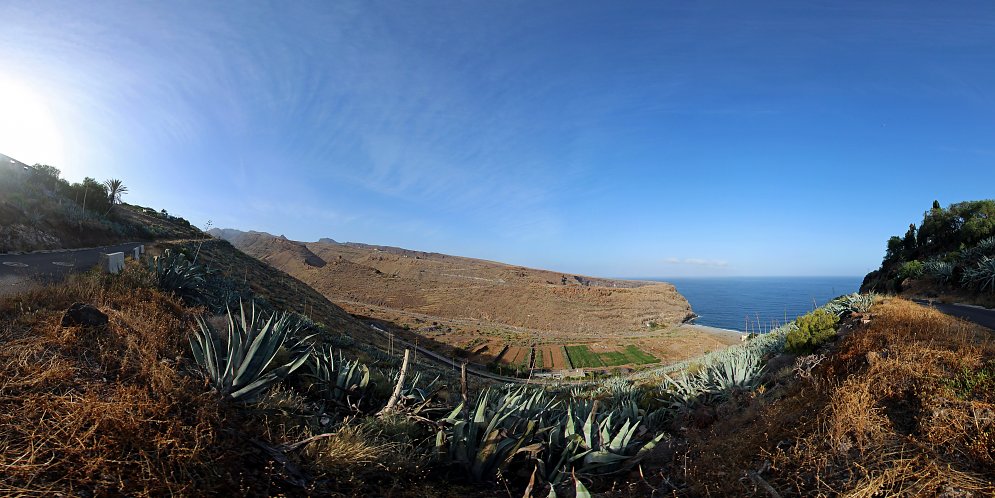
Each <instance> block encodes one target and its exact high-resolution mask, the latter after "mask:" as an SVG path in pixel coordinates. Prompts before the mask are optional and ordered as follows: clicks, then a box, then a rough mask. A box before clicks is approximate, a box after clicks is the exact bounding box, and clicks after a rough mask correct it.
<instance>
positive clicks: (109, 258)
mask: <svg viewBox="0 0 995 498" xmlns="http://www.w3.org/2000/svg"><path fill="white" fill-rule="evenodd" d="M100 268H101V269H102V270H103V271H105V272H107V273H114V274H118V273H121V270H123V269H124V253H123V252H113V253H110V254H101V255H100Z"/></svg>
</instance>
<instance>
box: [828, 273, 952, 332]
mask: <svg viewBox="0 0 995 498" xmlns="http://www.w3.org/2000/svg"><path fill="white" fill-rule="evenodd" d="M931 263H938V262H936V261H932V262H927V263H925V265H924V268H929V267H930V264H931ZM951 271H952V267H951ZM924 273H928V270H924ZM874 299H875V295H874V294H873V293H871V294H860V293H857V292H854V293H853V294H848V295H845V296H840V297H838V298H836V299H833V300H832V301H830V302H829V303H827V304H826V305H825V306H823V309H825V310H826V311H828V312H830V313H832V314H834V315H836V316H838V317H840V318H843V317H845V316H847V315H849V314H851V313H864V312H866V311H867V310H869V309H870V308H871V305H873V304H874Z"/></svg>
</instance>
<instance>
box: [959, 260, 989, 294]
mask: <svg viewBox="0 0 995 498" xmlns="http://www.w3.org/2000/svg"><path fill="white" fill-rule="evenodd" d="M961 283H963V284H964V285H965V286H972V287H977V289H978V290H980V291H982V292H984V291H986V290H987V291H989V292H992V293H995V258H989V257H988V256H983V257H982V258H981V261H979V262H978V264H977V265H975V266H974V267H973V268H968V269H966V270H964V275H963V276H962V277H961Z"/></svg>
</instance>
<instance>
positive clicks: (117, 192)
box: [104, 178, 128, 205]
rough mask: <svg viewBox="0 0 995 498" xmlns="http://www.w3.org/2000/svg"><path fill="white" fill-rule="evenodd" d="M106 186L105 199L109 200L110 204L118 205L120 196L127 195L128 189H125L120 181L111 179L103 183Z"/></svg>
mask: <svg viewBox="0 0 995 498" xmlns="http://www.w3.org/2000/svg"><path fill="white" fill-rule="evenodd" d="M104 185H106V186H107V197H108V198H110V201H111V204H112V205H113V204H120V203H121V196H122V195H124V194H127V193H128V187H125V186H124V184H123V183H121V180H118V179H117V178H112V179H110V180H107V181H106V182H104Z"/></svg>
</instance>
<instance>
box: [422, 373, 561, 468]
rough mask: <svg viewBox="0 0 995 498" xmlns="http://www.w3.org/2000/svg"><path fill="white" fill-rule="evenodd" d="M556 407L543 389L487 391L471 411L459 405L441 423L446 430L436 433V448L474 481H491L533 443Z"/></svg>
mask: <svg viewBox="0 0 995 498" xmlns="http://www.w3.org/2000/svg"><path fill="white" fill-rule="evenodd" d="M555 404H556V402H555V401H553V399H552V398H551V397H549V396H547V395H546V394H545V393H544V392H543V391H542V390H540V389H529V388H525V387H522V388H518V389H515V390H512V391H509V392H506V393H503V394H500V393H498V394H495V393H494V392H493V391H492V390H490V389H488V390H485V391H484V392H483V393H481V395H480V397H479V398H478V399H477V402H476V405H475V408H474V409H473V410H472V412H471V411H470V410H467V409H464V408H465V406H464V404H463V403H460V405H459V406H457V407H456V409H455V410H453V411H452V412H451V413H450V414H449V416H447V417H446V418H444V419H443V420H442V422H443V423H444V424H445V427H444V428H443V429H441V430H439V432H438V434H437V437H436V448H437V449H438V451H439V452H440V453H441V454H443V455H444V457H445V458H446V459H448V460H449V461H450V462H453V463H456V464H458V465H460V466H461V467H463V468H464V469H465V470H467V471H468V473H469V474H470V475H471V476H472V477H473V478H474V479H476V480H479V481H482V480H491V479H493V478H494V477H495V475H496V474H497V471H498V470H499V469H500V468H503V467H504V466H506V465H507V464H508V462H510V461H511V458H512V457H513V456H514V455H515V454H516V453H517V452H518V450H519V449H520V448H521V447H522V446H523V445H525V444H527V443H528V442H530V441H532V439H533V437H534V436H535V435H536V431H537V429H538V428H539V427H540V426H541V424H542V423H543V419H544V418H545V417H547V416H549V414H550V413H552V408H553V407H554V406H555Z"/></svg>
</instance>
